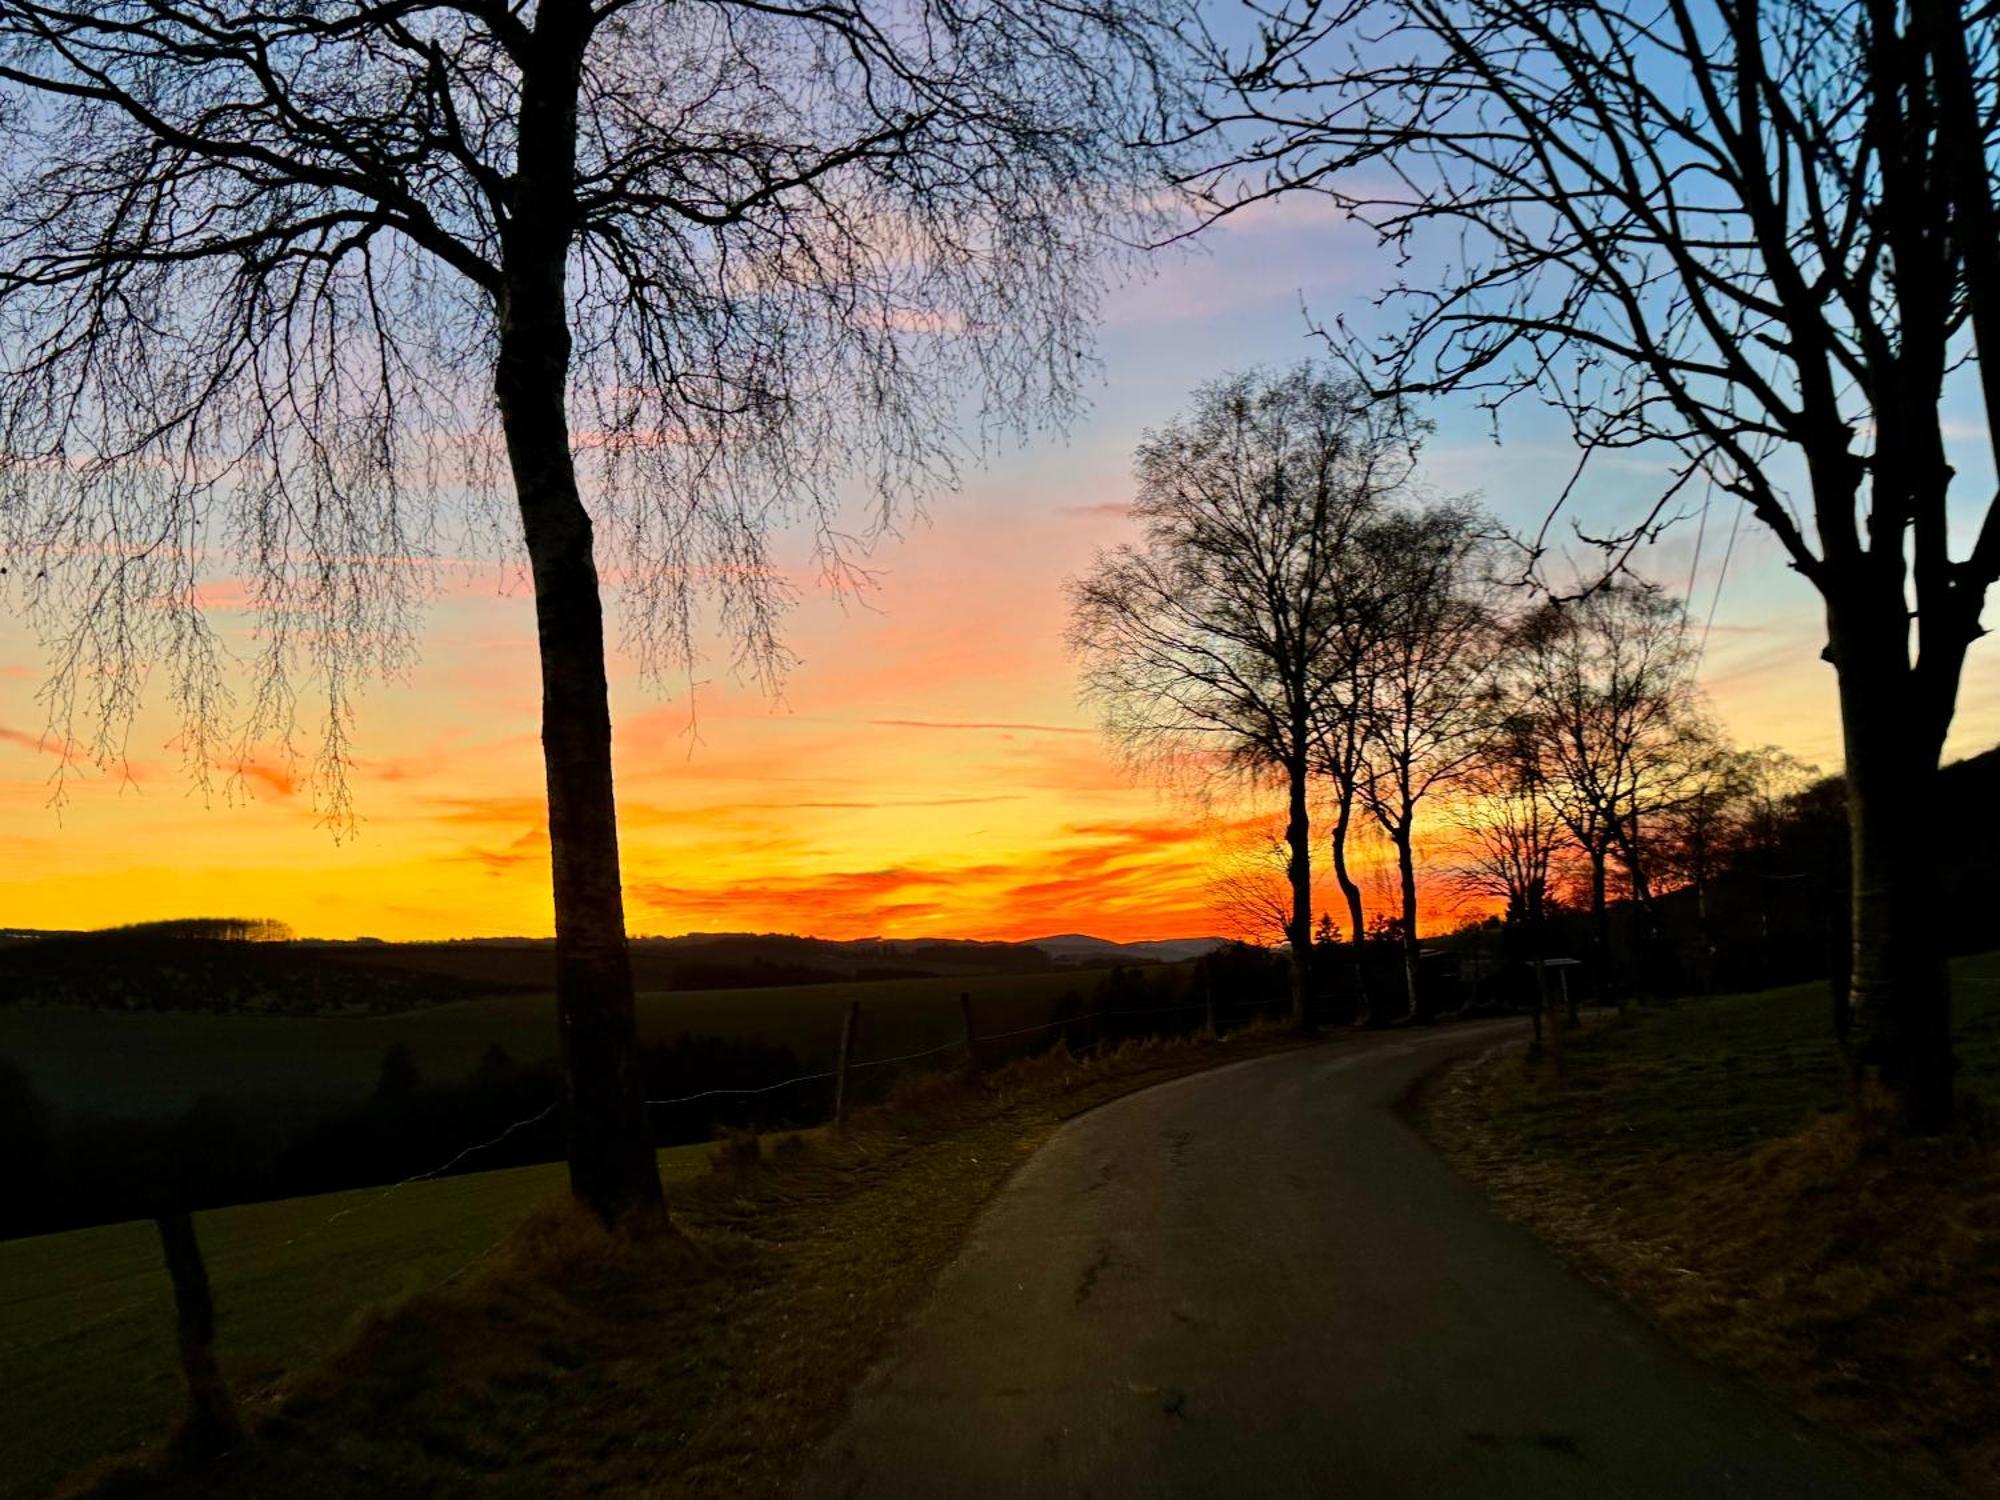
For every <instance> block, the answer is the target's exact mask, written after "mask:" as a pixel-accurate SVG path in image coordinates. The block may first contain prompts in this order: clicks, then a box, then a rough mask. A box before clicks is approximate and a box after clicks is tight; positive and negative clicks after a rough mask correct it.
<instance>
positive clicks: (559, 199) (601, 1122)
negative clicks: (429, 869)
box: [494, 7, 661, 1224]
mask: <svg viewBox="0 0 2000 1500" xmlns="http://www.w3.org/2000/svg"><path fill="white" fill-rule="evenodd" d="M544 33H549V35H548V36H547V37H546V40H547V41H548V44H549V49H550V54H549V55H548V56H546V57H545V59H544V60H543V66H542V67H540V68H537V69H534V70H531V71H530V72H529V74H528V75H527V77H526V78H525V79H524V81H523V98H522V111H521V144H520V150H519V166H520V170H519V174H518V183H519V187H518V194H519V196H518V199H517V205H516V213H515V217H514V219H513V221H512V223H511V224H510V225H509V228H508V231H507V235H506V240H505V245H504V257H503V259H504V267H503V269H504V291H503V293H502V297H501V305H500V308H499V325H500V352H499V365H498V369H497V372H496V375H495V380H494V389H495V395H496V396H497V398H498V401H499V407H500V423H501V430H502V432H503V434H504V435H505V438H506V444H507V459H508V463H509V465H510V466H511V468H512V470H513V475H514V486H515V493H516V498H517V499H518V501H519V504H520V509H521V526H522V531H523V534H524V536H525V539H526V543H527V552H528V561H529V567H530V570H531V572H532V575H533V578H534V586H535V626H536V632H537V635H538V638H539V641H540V646H541V668H542V760H543V765H544V768H545V771H546V774H547V782H548V810H549V854H550V861H551V872H552V877H553V886H554V895H555V925H556V1016H557V1024H558V1027H559V1029H560V1032H561V1039H562V1060H563V1094H564V1107H565V1115H566V1121H567V1131H568V1148H569V1176H570V1189H571V1191H572V1192H574V1193H575V1194H576V1196H577V1198H578V1199H580V1200H581V1201H582V1202H583V1203H584V1204H586V1205H587V1206H588V1207H589V1208H590V1209H591V1210H592V1211H593V1212H594V1213H595V1214H596V1215H597V1216H598V1217H599V1218H600V1219H602V1220H603V1221H604V1222H605V1223H607V1224H612V1223H616V1222H618V1221H619V1220H621V1219H623V1218H625V1217H626V1216H627V1215H628V1214H631V1213H632V1212H633V1211H635V1210H647V1209H655V1208H657V1207H658V1206H659V1204H660V1203H661V1194H660V1177H659V1169H658V1165H657V1163H656V1161H655V1159H654V1154H653V1147H652V1139H651V1133H650V1131H649V1130H648V1128H647V1119H646V1106H645V1099H644V1095H643V1092H642V1089H641V1086H640V1077H639V1069H638V1043H637V1034H636V1027H635V1024H634V1015H633V998H632V964H631V955H630V953H629V951H628V950H627V947H626V940H625V903H624V893H623V889H622V886H621V880H620V869H619V860H618V815H617V803H616V800H615V797H614V795H613V790H612V774H611V769H612V768H611V707H610V692H609V687H608V685H607V682H606V678H605V663H604V611H603V604H602V601H601V599H600V597H599V590H598V577H597V563H596V559H595V556H594V554H593V552H592V540H593V537H592V528H591V521H590V515H589V513H588V512H587V511H586V510H585V509H584V506H583V501H582V497H581V496H580V495H579V493H578V490H577V482H576V466H575V461H574V458H573V455H572V454H571V451H570V436H569V420H568V414H567V411H566V407H565V402H566V396H567V391H568V380H569V357H570V334H569V325H568V299H567V291H566V286H565V273H566V270H567V261H568V253H569V242H570V235H571V232H572V219H573V217H574V192H575V186H574V184H575V166H576V87H577V84H576V70H577V68H578V67H579V66H580V63H579V62H578V61H577V59H580V58H581V54H582V43H581V39H580V38H576V39H574V40H573V43H572V44H571V45H570V47H569V48H568V50H566V47H565V44H566V43H571V39H570V38H568V37H566V36H565V34H564V32H563V30H562V28H561V25H560V23H559V20H558V12H557V11H556V10H555V9H554V8H553V7H551V8H549V9H547V10H545V11H544V12H543V13H542V16H541V18H540V21H539V22H538V24H537V27H536V34H537V38H538V41H539V40H543V39H544ZM565 57H569V58H570V61H569V62H568V63H567V64H565V62H564V61H563V59H564V58H565Z"/></svg>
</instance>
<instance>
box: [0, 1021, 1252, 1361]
mask: <svg viewBox="0 0 2000 1500" xmlns="http://www.w3.org/2000/svg"><path fill="white" fill-rule="evenodd" d="M1285 1003H1287V1001H1286V1000H1285V999H1283V998H1272V999H1222V998H1214V999H1203V1000H1197V1001H1189V1002H1186V1003H1182V1004H1174V1005H1156V1006H1137V1007H1116V1008H1112V1009H1102V1010H1098V1009H1091V1010H1079V1011H1075V1012H1073V1013H1071V1014H1068V1015H1061V1016H1056V1017H1054V1018H1052V1019H1050V1020H1047V1021H1042V1022H1037V1023H1035V1024H1033V1025H1028V1026H1014V1027H1008V1028H1006V1029H1005V1030H1001V1031H993V1032H979V1031H976V1030H974V1029H972V1027H971V1025H970V1020H971V1016H970V1013H969V1012H967V1013H966V1020H967V1023H968V1024H967V1030H966V1034H965V1035H963V1036H959V1037H954V1038H952V1039H951V1040H949V1041H944V1042H939V1043H937V1044H935V1045H933V1046H928V1047H920V1048H915V1049H913V1050H910V1051H905V1052H898V1053H893V1054H890V1055H888V1056H884V1057H871V1058H860V1059H854V1060H851V1061H848V1062H847V1063H846V1065H845V1069H844V1071H845V1072H846V1074H847V1075H849V1076H852V1075H854V1074H857V1073H867V1072H871V1071H875V1070H880V1069H884V1068H901V1067H907V1066H909V1065H910V1064H913V1063H921V1062H925V1061H927V1060H929V1059H933V1058H940V1057H943V1056H945V1055H947V1054H951V1053H964V1054H966V1055H967V1060H968V1061H973V1060H976V1059H977V1058H978V1057H979V1055H980V1053H981V1052H982V1051H983V1050H985V1049H988V1048H991V1047H995V1046H999V1045H1001V1044H1007V1043H1019V1042H1020V1041H1021V1040H1022V1039H1024V1038H1028V1037H1035V1036H1044V1035H1048V1034H1050V1033H1068V1034H1071V1035H1074V1034H1075V1033H1077V1032H1078V1031H1083V1032H1086V1033H1094V1034H1095V1036H1096V1037H1097V1038H1099V1039H1101V1040H1105V1041H1113V1040H1125V1039H1130V1038H1131V1037H1134V1036H1139V1035H1148V1034H1154V1035H1157V1034H1159V1033H1158V1032H1157V1031H1153V1032H1147V1031H1143V1030H1133V1031H1127V1029H1126V1028H1128V1027H1132V1026H1133V1023H1135V1022H1139V1021H1145V1020H1154V1021H1157V1020H1160V1019H1162V1018H1165V1017H1169V1016H1183V1017H1191V1016H1193V1015H1194V1014H1196V1013H1197V1012H1203V1013H1206V1014H1207V1015H1208V1016H1210V1017H1212V1018H1214V1019H1215V1020H1216V1021H1217V1022H1218V1023H1220V1022H1222V1021H1223V1020H1224V1019H1225V1018H1227V1020H1228V1021H1229V1023H1230V1024H1231V1025H1239V1024H1242V1023H1243V1022H1244V1021H1245V1020H1246V1019H1250V1018H1254V1016H1255V1015H1257V1014H1261V1013H1265V1012H1269V1011H1271V1010H1273V1009H1275V1008H1277V1007H1280V1006H1282V1005H1283V1004H1285ZM1246 1012H1247V1013H1249V1014H1248V1016H1246ZM1107 1032H1109V1033H1111V1034H1110V1035H1107V1034H1106V1033H1107ZM1121 1032H1122V1033H1124V1035H1122V1036H1121V1035H1118V1033H1121ZM1016 1055H1025V1054H1020V1053H1017V1054H1016ZM842 1071H843V1069H842V1068H839V1067H835V1068H826V1069H819V1070H815V1071H811V1072H804V1073H799V1074H796V1075H794V1076H792V1077H789V1078H781V1079H778V1080H776V1081H774V1082H771V1083H765V1084H757V1085H750V1086H743V1087H725V1088H712V1089H700V1090H696V1091H695V1092H693V1093H687V1094H679V1095H674V1096H672V1097H667V1098H657V1099H647V1100H646V1101H645V1104H646V1107H647V1109H648V1110H649V1111H657V1110H665V1109H674V1108H682V1107H686V1106H689V1105H695V1104H700V1103H703V1102H707V1101H712V1100H719V1099H735V1100H742V1099H756V1098H760V1097H767V1096H772V1095H776V1094H780V1093H782V1092H784V1091H786V1090H790V1089H796V1088H802V1087H805V1086H807V1085H811V1084H815V1083H822V1084H823V1083H831V1082H834V1081H835V1080H836V1079H838V1078H840V1076H841V1074H842ZM561 1112H562V1102H561V1100H560V1099H558V1100H555V1101H552V1102H551V1103H549V1104H548V1105H546V1106H544V1107H543V1108H541V1109H539V1110H536V1111H535V1112H533V1113H532V1114H528V1115H524V1116H522V1117H521V1118H519V1119H517V1120H513V1121H511V1122H510V1123H508V1124H507V1125H506V1126H505V1127H504V1128H502V1129H501V1130H499V1131H498V1132H497V1133H495V1134H493V1135H490V1136H487V1137H485V1138H483V1139H481V1140H477V1141H474V1142H472V1143H471V1144H469V1145H466V1146H463V1147H461V1148H459V1149H458V1150H456V1151H454V1152H453V1153H452V1154H451V1155H449V1156H447V1157H445V1158H444V1159H442V1160H441V1161H439V1162H437V1163H436V1164H435V1165H434V1166H430V1167H426V1168H425V1169H424V1170H422V1171H420V1172H412V1173H410V1174H409V1175H407V1176H405V1177H401V1178H399V1179H397V1180H396V1181H394V1182H390V1183H387V1184H385V1185H383V1186H382V1187H380V1188H379V1190H376V1191H373V1192H370V1191H369V1190H367V1189H356V1190H350V1192H355V1193H365V1194H366V1196H365V1197H361V1198H360V1199H359V1201H354V1202H348V1203H345V1204H343V1205H342V1206H341V1207H340V1208H338V1209H336V1210H335V1211H334V1212H332V1213H331V1214H328V1215H326V1217H325V1218H323V1219H320V1220H318V1221H316V1222H315V1223H314V1224H313V1225H312V1227H311V1228H309V1229H307V1230H306V1231H305V1232H303V1233H301V1234H296V1235H292V1236H290V1237H288V1238H286V1239H284V1240H282V1241H280V1242H279V1248H280V1249H283V1250H294V1249H297V1248H299V1247H302V1246H305V1245H307V1244H309V1243H311V1242H312V1241H314V1240H316V1239H318V1238H319V1237H320V1236H322V1235H324V1234H325V1233H327V1232H328V1231H329V1230H330V1229H331V1228H332V1226H334V1225H337V1224H341V1223H342V1222H343V1221H347V1220H351V1219H353V1218H355V1217H356V1216H358V1215H363V1214H368V1213H370V1212H371V1211H372V1210H374V1209H376V1208H378V1207H379V1206H381V1205H382V1204H384V1203H386V1202H388V1201H389V1200H390V1199H391V1198H393V1197H394V1196H395V1195H396V1194H398V1193H400V1192H402V1191H403V1190H404V1189H406V1188H411V1187H416V1186H419V1185H421V1184H424V1183H431V1182H436V1181H439V1180H440V1179H443V1178H447V1177H450V1176H452V1175H453V1174H455V1173H459V1172H461V1171H462V1170H475V1171H476V1170H478V1169H477V1168H476V1167H473V1166H472V1165H471V1164H472V1163H475V1162H476V1161H477V1160H478V1159H479V1158H480V1157H481V1156H482V1155H484V1154H486V1153H489V1152H492V1151H494V1150H497V1149H498V1148H500V1147H501V1146H504V1145H505V1144H506V1143H507V1142H509V1141H510V1140H513V1139H515V1138H516V1137H518V1136H520V1135H522V1134H523V1133H525V1132H528V1131H532V1130H533V1129H535V1128H536V1127H538V1126H541V1125H544V1124H546V1123H548V1122H549V1121H551V1120H554V1119H556V1118H558V1117H559V1116H560V1114H561ZM519 1228H520V1226H519V1225H515V1226H513V1227H511V1228H510V1229H509V1230H508V1232H507V1233H506V1234H503V1235H501V1236H500V1237H499V1238H497V1239H495V1240H494V1241H493V1242H492V1243H491V1244H489V1245H487V1246H486V1247H485V1248H483V1249H482V1250H480V1251H479V1253H478V1254H476V1255H474V1256H473V1257H471V1258H470V1259H469V1260H467V1261H465V1262H464V1263H463V1264H461V1265H459V1266H458V1267H457V1268H456V1269H454V1270H452V1271H451V1272H450V1273H449V1274H447V1275H445V1276H443V1277H441V1278H439V1281H440V1283H442V1284H449V1283H451V1282H454V1281H456V1280H458V1279H459V1278H460V1277H462V1276H464V1275H465V1273H466V1272H468V1271H470V1270H471V1269H472V1268H473V1267H474V1266H476V1265H478V1264H479V1263H480V1262H482V1261H484V1260H485V1259H487V1258H488V1257H489V1256H491V1255H492V1254H493V1253H494V1252H495V1251H497V1250H498V1249H500V1248H501V1247H502V1246H503V1245H505V1244H506V1243H507V1242H508V1241H509V1240H510V1239H511V1238H513V1236H514V1235H515V1234H517V1233H518V1232H519ZM129 1279H130V1278H129V1276H125V1275H121V1276H114V1277H105V1278H100V1279H97V1280H93V1281H91V1282H88V1283H86V1284H84V1285H82V1286H71V1287H67V1288H65V1292H66V1293H67V1294H68V1295H74V1296H82V1295H86V1294H88V1293H89V1292H91V1291H92V1290H93V1289H95V1288H98V1287H104V1286H109V1285H111V1284H113V1283H114V1282H117V1281H121V1280H129ZM158 1301H159V1293H158V1292H157V1291H152V1292H148V1293H147V1294H146V1295H144V1296H139V1297H131V1298H121V1299H119V1301H118V1302H117V1303H116V1304H114V1305H113V1306H111V1307H109V1308H106V1309H104V1310H102V1311H100V1312H97V1313H96V1314H94V1315H93V1316H91V1317H89V1318H87V1319H85V1320H84V1321H82V1322H79V1323H76V1324H73V1325H71V1326H70V1327H68V1328H67V1329H65V1330H64V1331H63V1332H62V1333H60V1334H56V1335H53V1336H51V1337H49V1338H46V1339H38V1340H28V1341H11V1340H9V1341H0V1353H5V1354H7V1355H8V1356H10V1357H12V1358H18V1357H20V1356H23V1355H28V1354H32V1353H34V1352H35V1351H37V1350H40V1349H44V1348H48V1347H51V1346H54V1345H56V1344H61V1343H65V1342H70V1341H74V1340H77V1339H79V1338H80V1337H82V1336H83V1335H84V1334H86V1333H88V1332H90V1331H91V1330H92V1329H94V1328H96V1327H98V1326H100V1325H102V1324H104V1323H108V1322H111V1321H114V1320H115V1319H117V1318H119V1317H122V1316H125V1315H127V1314H130V1313H134V1312H137V1311H139V1310H140V1309H142V1308H148V1307H154V1306H157V1305H158Z"/></svg>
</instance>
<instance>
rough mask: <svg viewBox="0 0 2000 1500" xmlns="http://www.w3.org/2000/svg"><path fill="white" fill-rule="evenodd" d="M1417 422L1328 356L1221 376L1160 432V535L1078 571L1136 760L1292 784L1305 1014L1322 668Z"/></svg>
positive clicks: (1084, 606)
mask: <svg viewBox="0 0 2000 1500" xmlns="http://www.w3.org/2000/svg"><path fill="white" fill-rule="evenodd" d="M1413 463H1414V458H1413V455H1412V452H1411V449H1410V447H1409V445H1408V439H1407V430H1406V424H1404V423H1403V422H1402V421H1401V420H1400V414H1399V413H1398V412H1397V411H1395V410H1394V409H1393V408H1390V407H1385V406H1382V405H1380V404H1378V403H1374V402H1370V401H1368V400H1367V399H1366V398H1365V396H1364V394H1363V393H1362V392H1361V390H1360V389H1359V388H1358V387H1356V386H1354V385H1353V384H1351V383H1343V382H1339V381H1333V380H1329V379H1327V378H1326V377H1325V376H1324V375H1322V374H1321V373H1319V372H1317V371H1315V370H1314V369H1312V368H1311V367H1310V366H1306V367H1301V368H1299V369H1295V370H1292V371H1289V372H1286V373H1284V374H1281V375H1275V376H1269V375H1254V374H1252V375H1236V376H1231V377H1228V378H1226V379H1223V380H1218V381H1216V382H1214V383H1212V384H1210V385H1207V386H1204V387H1202V388H1201V390H1199V391H1198V392H1197V393H1196V394H1195V398H1194V405H1193V410H1192V412H1191V413H1190V414H1189V415H1188V416H1187V417H1185V418H1183V419H1182V420H1180V421H1178V422H1175V423H1173V424H1172V425H1170V426H1168V427H1165V428H1163V429H1161V430H1160V431H1157V432H1153V433H1149V434H1148V435H1147V437H1146V439H1145V441H1144V443H1142V444H1141V446H1140V449H1139V453H1138V462H1137V472H1138V497H1137V499H1136V500H1135V501H1134V504H1133V514H1134V515H1135V516H1136V517H1137V518H1138V520H1139V522H1140V524H1141V526H1142V527H1143V528H1144V539H1143V540H1142V541H1141V542H1139V543H1138V544H1136V545H1126V546H1121V547H1116V548H1113V549H1111V550H1109V551H1107V552H1103V553H1100V554H1099V555H1098V557H1097V560H1096V562H1095V564H1094V566H1093V567H1092V568H1091V571H1090V572H1089V573H1088V574H1086V575H1085V576H1084V577H1082V578H1080V579H1076V580H1073V581H1072V582H1071V584H1070V608H1071V622H1070V645H1071V649H1072V650H1073V651H1074V652H1075V654H1076V655H1077V656H1078V658H1079V659H1080V661H1081V663H1082V672H1083V688H1084V692H1085V694H1086V695H1087V696H1088V697H1090V698H1092V699H1094V700H1095V701H1096V702H1097V703H1098V704H1099V705H1100V706H1101V707H1102V709H1103V711H1104V716H1105V725H1106V728H1107V730H1108V731H1109V733H1110V734H1111V735H1112V736H1113V738H1114V739H1116V740H1117V741H1118V742H1119V743H1120V744H1122V745H1123V746H1124V748H1125V749H1126V751H1127V752H1128V753H1129V754H1130V755H1131V756H1133V757H1134V758H1135V759H1136V760H1139V761H1143V762H1148V763H1151V764H1153V765H1156V766H1178V767H1180V768H1182V769H1190V768H1191V769H1193V770H1194V771H1195V772H1196V774H1198V775H1203V776H1207V775H1213V774H1218V773H1219V774H1227V775H1240V776H1248V777H1250V778H1252V779H1253V780H1261V779H1264V778H1273V779H1275V780H1277V781H1278V782H1279V784H1280V785H1282V786H1283V787H1284V789H1285V797H1286V808H1287V813H1286V825H1285V842H1286V849H1287V852H1288V856H1289V858H1288V861H1287V876H1288V880H1289V883H1290V894H1291V905H1290V912H1289V916H1288V918H1287V921H1286V924H1285V931H1286V937H1287V939H1288V941H1289V943H1290V945H1291V978H1292V1013H1293V1019H1294V1021H1295V1022H1296V1023H1297V1024H1298V1025H1300V1026H1302V1027H1303V1026H1304V1025H1306V1024H1307V1014H1306V1000H1307V989H1308V982H1309V978H1310V974H1311V957H1312V818H1311V812H1310V808H1309V804H1308V791H1309V779H1310V775H1311V769H1312V757H1313V729H1314V717H1315V716H1314V707H1315V704H1314V698H1315V694H1316V692H1317V691H1318V689H1319V686H1320V678H1319V676H1318V674H1317V664H1318V663H1319V661H1320V659H1321V657H1322V655H1323V654H1324V652H1325V651H1326V650H1327V648H1328V645H1329V637H1330V633H1331V631H1332V630H1333V628H1334V626H1333V618H1334V617H1333V613H1332V611H1331V610H1330V609H1329V608H1328V607H1327V606H1328V605H1329V604H1330V603H1331V594H1332V591H1333V590H1334V589H1335V588H1336V586H1337V584H1338V580H1339V576H1340V565H1341V557H1342V554H1343V552H1344V551H1345V549H1346V547H1347V545H1348V543H1349V541H1350V539H1352V538H1353V537H1354V536H1355V535H1356V534H1357V532H1358V530H1359V528H1360V527H1361V526H1362V525H1363V524H1364V523H1365V522H1366V521H1367V520H1368V519H1369V518H1370V517H1371V516H1372V515H1373V514H1374V513H1375V512H1376V510H1377V508H1378V507H1379V506H1380V505H1381V504H1382V503H1383V501H1384V500H1385V499H1386V498H1387V497H1388V496H1390V495H1391V494H1393V493H1394V492H1396V491H1397V490H1398V489H1400V488H1401V487H1402V486H1403V485H1404V484H1406V483H1407V482H1408V479H1409V476H1410V471H1411V468H1412V466H1413Z"/></svg>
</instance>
